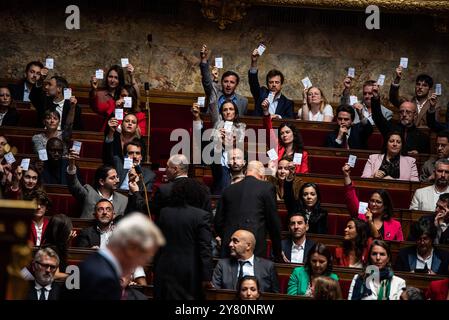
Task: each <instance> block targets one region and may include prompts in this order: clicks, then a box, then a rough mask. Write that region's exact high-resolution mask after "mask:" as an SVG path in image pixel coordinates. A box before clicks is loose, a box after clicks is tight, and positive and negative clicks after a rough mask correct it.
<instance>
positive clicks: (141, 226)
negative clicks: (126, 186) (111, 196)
mask: <svg viewBox="0 0 449 320" xmlns="http://www.w3.org/2000/svg"><path fill="white" fill-rule="evenodd" d="M164 243H165V239H164V237H163V235H162V233H161V231H160V230H159V228H158V227H157V226H156V225H155V224H154V223H153V222H152V221H151V220H150V219H149V218H148V216H145V215H143V214H141V213H132V214H130V215H128V216H126V217H124V218H123V219H121V220H120V222H119V223H118V224H117V227H116V228H115V229H114V232H113V233H112V235H111V237H110V238H109V242H108V244H107V246H106V247H105V248H103V249H100V250H99V251H98V252H95V253H94V254H91V255H90V256H89V257H88V258H87V259H86V260H84V261H83V262H82V263H81V265H80V267H79V270H80V273H79V274H80V283H79V288H74V289H69V288H67V290H66V291H65V295H64V298H66V299H72V300H120V299H121V298H122V288H121V286H120V277H121V276H122V275H126V274H129V273H131V272H132V271H133V270H134V269H135V268H136V267H137V266H142V265H145V264H146V263H148V261H149V259H150V257H152V256H154V254H155V253H156V251H157V250H158V248H159V247H160V246H162V245H164Z"/></svg>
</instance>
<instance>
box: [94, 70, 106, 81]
mask: <svg viewBox="0 0 449 320" xmlns="http://www.w3.org/2000/svg"><path fill="white" fill-rule="evenodd" d="M95 78H97V79H100V80H101V79H103V78H104V71H103V69H98V70H95Z"/></svg>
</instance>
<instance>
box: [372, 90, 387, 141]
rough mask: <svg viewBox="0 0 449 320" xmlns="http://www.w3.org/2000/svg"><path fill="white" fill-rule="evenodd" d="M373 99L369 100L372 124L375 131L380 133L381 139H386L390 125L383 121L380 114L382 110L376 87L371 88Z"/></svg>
mask: <svg viewBox="0 0 449 320" xmlns="http://www.w3.org/2000/svg"><path fill="white" fill-rule="evenodd" d="M373 94H374V95H373V97H372V98H371V111H372V116H373V120H374V123H375V124H376V127H377V129H379V131H380V133H382V136H383V137H386V136H387V135H388V133H389V132H390V130H391V123H390V121H387V119H385V117H384V115H383V114H382V109H381V107H380V97H379V92H378V87H377V86H373Z"/></svg>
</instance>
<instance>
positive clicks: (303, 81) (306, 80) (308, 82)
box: [301, 77, 312, 89]
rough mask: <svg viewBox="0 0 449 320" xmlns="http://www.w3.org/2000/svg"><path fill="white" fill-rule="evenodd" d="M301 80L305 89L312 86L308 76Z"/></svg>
mask: <svg viewBox="0 0 449 320" xmlns="http://www.w3.org/2000/svg"><path fill="white" fill-rule="evenodd" d="M301 82H302V85H303V86H304V88H306V89H307V88H310V87H311V86H312V81H310V79H309V77H305V78H304V79H302V80H301Z"/></svg>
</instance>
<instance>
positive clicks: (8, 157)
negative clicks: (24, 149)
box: [4, 152, 16, 164]
mask: <svg viewBox="0 0 449 320" xmlns="http://www.w3.org/2000/svg"><path fill="white" fill-rule="evenodd" d="M4 157H5V160H6V162H7V163H8V164H13V163H14V162H16V159H15V158H14V155H13V154H12V153H11V152H8V153H7V154H5V156H4Z"/></svg>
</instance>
